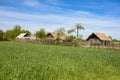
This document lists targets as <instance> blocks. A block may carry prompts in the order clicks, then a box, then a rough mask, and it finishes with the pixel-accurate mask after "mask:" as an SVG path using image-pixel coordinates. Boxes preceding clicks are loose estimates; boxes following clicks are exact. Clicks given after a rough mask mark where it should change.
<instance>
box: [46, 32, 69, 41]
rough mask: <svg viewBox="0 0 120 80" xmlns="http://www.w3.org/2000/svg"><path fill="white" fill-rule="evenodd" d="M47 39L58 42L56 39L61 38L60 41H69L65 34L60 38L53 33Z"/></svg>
mask: <svg viewBox="0 0 120 80" xmlns="http://www.w3.org/2000/svg"><path fill="white" fill-rule="evenodd" d="M47 38H49V39H53V40H56V39H58V38H59V39H60V40H66V39H67V35H65V34H63V35H60V36H58V34H57V33H55V32H51V33H48V34H47Z"/></svg>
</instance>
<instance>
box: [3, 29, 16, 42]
mask: <svg viewBox="0 0 120 80" xmlns="http://www.w3.org/2000/svg"><path fill="white" fill-rule="evenodd" d="M13 38H14V33H13V31H12V30H7V31H6V32H5V33H4V35H3V39H4V40H5V41H10V40H13Z"/></svg>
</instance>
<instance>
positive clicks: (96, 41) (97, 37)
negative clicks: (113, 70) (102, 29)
mask: <svg viewBox="0 0 120 80" xmlns="http://www.w3.org/2000/svg"><path fill="white" fill-rule="evenodd" d="M110 42H111V39H110V38H109V37H108V36H106V35H105V34H104V33H92V34H91V35H90V36H89V37H88V38H87V44H89V45H102V46H108V45H109V44H110Z"/></svg>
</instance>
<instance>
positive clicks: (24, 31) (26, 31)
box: [22, 30, 31, 36]
mask: <svg viewBox="0 0 120 80" xmlns="http://www.w3.org/2000/svg"><path fill="white" fill-rule="evenodd" d="M22 33H27V34H28V35H29V36H30V35H31V32H30V31H28V30H22Z"/></svg>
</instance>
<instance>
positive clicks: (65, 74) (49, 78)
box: [0, 42, 120, 80]
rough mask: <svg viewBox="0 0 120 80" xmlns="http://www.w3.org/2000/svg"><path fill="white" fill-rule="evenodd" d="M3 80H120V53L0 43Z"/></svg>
mask: <svg viewBox="0 0 120 80" xmlns="http://www.w3.org/2000/svg"><path fill="white" fill-rule="evenodd" d="M0 80H120V51H118V50H110V49H94V48H80V47H68V46H55V45H40V44H29V43H15V42H0Z"/></svg>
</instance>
